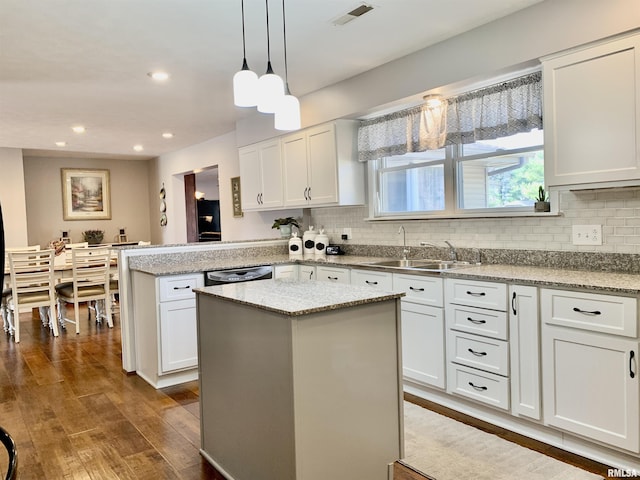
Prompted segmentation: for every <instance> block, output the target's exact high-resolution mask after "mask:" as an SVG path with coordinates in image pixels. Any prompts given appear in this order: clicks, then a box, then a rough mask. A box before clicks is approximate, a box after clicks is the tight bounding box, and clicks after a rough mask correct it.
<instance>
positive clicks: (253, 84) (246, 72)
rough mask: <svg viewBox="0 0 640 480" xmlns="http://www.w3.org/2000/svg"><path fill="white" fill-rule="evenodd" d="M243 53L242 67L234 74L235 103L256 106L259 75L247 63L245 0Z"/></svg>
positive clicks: (241, 105)
mask: <svg viewBox="0 0 640 480" xmlns="http://www.w3.org/2000/svg"><path fill="white" fill-rule="evenodd" d="M242 55H243V58H242V69H241V70H240V71H238V72H237V73H236V74H235V75H234V76H233V103H234V104H235V105H236V106H238V107H255V106H256V105H257V103H258V75H257V74H256V73H255V72H253V71H251V69H249V65H247V49H246V43H245V35H244V0H242Z"/></svg>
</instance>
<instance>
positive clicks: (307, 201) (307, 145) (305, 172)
mask: <svg viewBox="0 0 640 480" xmlns="http://www.w3.org/2000/svg"><path fill="white" fill-rule="evenodd" d="M356 128H357V124H356V122H352V121H347V120H339V121H336V122H331V123H328V124H323V125H318V126H316V127H312V128H308V129H306V130H302V131H300V132H296V133H292V134H290V135H287V136H285V137H283V138H282V159H283V168H284V206H285V207H306V206H318V205H361V204H364V184H365V172H364V166H363V165H364V164H362V163H360V162H358V159H357V142H356Z"/></svg>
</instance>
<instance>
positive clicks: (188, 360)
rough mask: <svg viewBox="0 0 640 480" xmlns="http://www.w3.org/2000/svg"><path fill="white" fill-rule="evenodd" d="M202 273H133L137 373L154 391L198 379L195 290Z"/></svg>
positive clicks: (201, 284)
mask: <svg viewBox="0 0 640 480" xmlns="http://www.w3.org/2000/svg"><path fill="white" fill-rule="evenodd" d="M203 285H204V276H203V274H202V273H197V274H188V275H168V276H162V277H156V276H153V275H149V274H146V273H141V272H135V271H134V272H133V297H134V301H133V305H134V318H135V334H136V337H138V338H140V339H145V340H144V341H139V342H138V345H139V347H138V348H137V351H136V373H137V374H138V375H139V376H140V377H142V378H143V379H144V380H145V381H147V382H148V383H149V384H151V385H152V386H154V387H155V388H164V387H168V386H171V385H176V384H178V383H183V382H186V381H190V380H195V379H197V378H198V368H197V367H198V343H197V338H198V335H197V328H196V301H195V293H194V292H193V289H194V288H197V287H202V286H203Z"/></svg>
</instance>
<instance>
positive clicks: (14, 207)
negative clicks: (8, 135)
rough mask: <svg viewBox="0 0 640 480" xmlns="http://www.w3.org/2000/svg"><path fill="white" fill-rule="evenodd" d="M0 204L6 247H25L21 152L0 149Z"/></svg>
mask: <svg viewBox="0 0 640 480" xmlns="http://www.w3.org/2000/svg"><path fill="white" fill-rule="evenodd" d="M0 172H2V174H1V176H0V179H1V180H0V203H1V204H2V217H3V221H4V234H5V243H6V246H7V247H22V246H24V245H27V205H26V195H25V184H24V167H23V163H22V150H20V149H18V148H0Z"/></svg>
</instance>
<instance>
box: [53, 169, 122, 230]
mask: <svg viewBox="0 0 640 480" xmlns="http://www.w3.org/2000/svg"><path fill="white" fill-rule="evenodd" d="M60 172H61V176H62V212H63V218H64V220H109V219H111V191H110V185H109V170H94V169H76V168H62V169H60Z"/></svg>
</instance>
